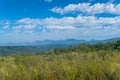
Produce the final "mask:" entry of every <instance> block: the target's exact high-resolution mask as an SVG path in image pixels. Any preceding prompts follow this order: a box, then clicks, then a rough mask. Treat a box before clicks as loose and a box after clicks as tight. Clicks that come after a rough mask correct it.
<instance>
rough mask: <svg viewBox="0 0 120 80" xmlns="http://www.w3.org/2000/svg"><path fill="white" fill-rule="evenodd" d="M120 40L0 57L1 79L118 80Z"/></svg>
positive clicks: (119, 75)
mask: <svg viewBox="0 0 120 80" xmlns="http://www.w3.org/2000/svg"><path fill="white" fill-rule="evenodd" d="M119 79H120V40H119V41H114V42H110V43H98V44H95V45H90V44H80V45H78V46H71V47H69V48H64V49H55V50H50V51H48V52H44V53H43V54H29V55H18V54H16V55H15V54H12V55H7V56H4V57H0V80H119Z"/></svg>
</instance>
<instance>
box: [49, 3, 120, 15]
mask: <svg viewBox="0 0 120 80" xmlns="http://www.w3.org/2000/svg"><path fill="white" fill-rule="evenodd" d="M51 11H52V12H55V13H60V14H67V13H74V12H79V13H84V14H87V15H94V14H101V13H108V14H116V15H120V4H113V3H96V4H93V5H92V4H91V3H78V4H69V5H67V6H65V7H63V8H61V7H54V8H52V9H51Z"/></svg>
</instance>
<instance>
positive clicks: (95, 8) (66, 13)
mask: <svg viewBox="0 0 120 80" xmlns="http://www.w3.org/2000/svg"><path fill="white" fill-rule="evenodd" d="M119 33H120V0H0V43H7V42H33V41H36V40H65V39H79V40H81V39H85V40H91V39H99V40H100V39H108V38H114V37H120V34H119Z"/></svg>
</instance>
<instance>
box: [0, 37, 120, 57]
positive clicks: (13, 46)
mask: <svg viewBox="0 0 120 80" xmlns="http://www.w3.org/2000/svg"><path fill="white" fill-rule="evenodd" d="M115 40H120V38H110V39H106V40H94V39H93V40H89V41H86V40H76V39H67V40H44V41H35V42H31V43H30V42H29V43H28V42H27V43H2V44H0V55H8V54H11V53H13V54H20V53H22V54H32V53H40V52H45V51H49V50H51V49H57V48H67V47H69V46H72V45H73V46H74V45H79V44H81V43H88V44H96V43H101V42H102V43H107V42H111V41H115Z"/></svg>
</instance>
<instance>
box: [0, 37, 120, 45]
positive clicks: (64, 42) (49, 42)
mask: <svg viewBox="0 0 120 80" xmlns="http://www.w3.org/2000/svg"><path fill="white" fill-rule="evenodd" d="M114 40H120V37H116V38H110V39H105V40H94V39H92V40H76V39H66V40H43V41H39V40H38V41H35V42H26V43H12V42H10V43H0V46H46V45H47V46H48V45H66V46H67V45H68V46H70V45H78V44H81V43H88V44H96V43H100V42H102V43H105V42H111V41H114Z"/></svg>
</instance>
